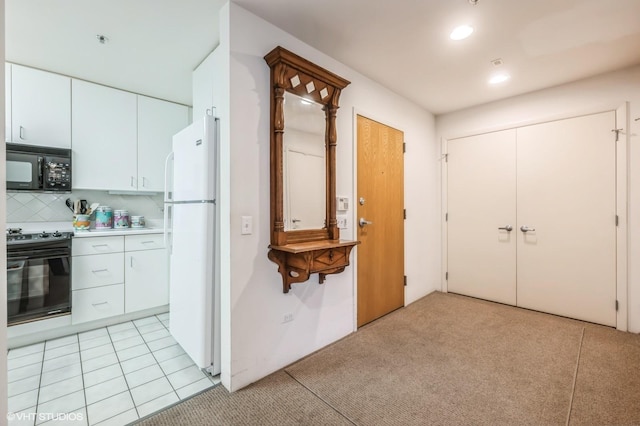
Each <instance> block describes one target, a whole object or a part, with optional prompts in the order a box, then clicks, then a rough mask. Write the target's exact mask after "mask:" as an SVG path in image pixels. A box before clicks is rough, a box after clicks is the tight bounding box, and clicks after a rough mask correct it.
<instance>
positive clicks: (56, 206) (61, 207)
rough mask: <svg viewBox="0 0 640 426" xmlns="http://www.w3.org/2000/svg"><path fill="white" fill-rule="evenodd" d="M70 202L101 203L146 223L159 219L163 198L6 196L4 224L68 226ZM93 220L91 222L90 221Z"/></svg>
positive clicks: (78, 194) (91, 193)
mask: <svg viewBox="0 0 640 426" xmlns="http://www.w3.org/2000/svg"><path fill="white" fill-rule="evenodd" d="M67 198H69V199H71V201H72V202H73V201H74V200H80V199H82V200H87V204H88V205H90V204H92V203H100V205H102V206H109V207H111V208H113V209H114V210H116V209H123V210H128V211H129V214H130V215H141V216H145V217H146V218H147V219H162V217H163V213H162V212H163V210H162V209H163V195H162V194H157V195H115V194H109V193H108V192H106V191H87V190H75V191H73V192H72V193H65V194H62V193H61V194H55V193H54V194H43V193H34V192H7V222H9V223H11V222H64V221H69V222H71V221H72V219H73V213H72V212H71V210H69V208H68V207H67V206H66V204H65V200H66V199H67ZM92 220H93V218H92Z"/></svg>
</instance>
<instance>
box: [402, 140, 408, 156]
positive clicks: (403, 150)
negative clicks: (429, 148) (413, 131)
mask: <svg viewBox="0 0 640 426" xmlns="http://www.w3.org/2000/svg"><path fill="white" fill-rule="evenodd" d="M406 152H407V143H406V142H402V153H403V154H405V153H406Z"/></svg>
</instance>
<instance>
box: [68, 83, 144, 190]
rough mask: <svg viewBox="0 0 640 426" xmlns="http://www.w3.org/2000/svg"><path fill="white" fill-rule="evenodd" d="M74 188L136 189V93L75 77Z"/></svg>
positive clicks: (73, 85)
mask: <svg viewBox="0 0 640 426" xmlns="http://www.w3.org/2000/svg"><path fill="white" fill-rule="evenodd" d="M72 87H73V115H72V118H73V120H72V123H73V125H72V128H73V187H74V188H83V189H101V190H120V191H135V190H136V188H137V175H138V173H137V158H136V157H137V153H136V145H137V144H136V138H137V125H136V120H137V119H136V115H137V107H136V104H137V100H136V95H135V94H133V93H129V92H124V91H122V90H117V89H112V88H109V87H105V86H101V85H98V84H93V83H88V82H86V81H81V80H75V79H74V80H73V82H72Z"/></svg>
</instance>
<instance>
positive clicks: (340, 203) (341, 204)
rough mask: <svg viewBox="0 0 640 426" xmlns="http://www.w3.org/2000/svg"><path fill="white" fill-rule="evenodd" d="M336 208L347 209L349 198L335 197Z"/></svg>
mask: <svg viewBox="0 0 640 426" xmlns="http://www.w3.org/2000/svg"><path fill="white" fill-rule="evenodd" d="M336 210H340V211H344V210H349V198H347V197H336Z"/></svg>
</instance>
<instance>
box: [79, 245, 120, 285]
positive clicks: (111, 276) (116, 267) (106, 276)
mask: <svg viewBox="0 0 640 426" xmlns="http://www.w3.org/2000/svg"><path fill="white" fill-rule="evenodd" d="M71 276H72V279H73V284H74V285H73V289H74V290H81V289H85V288H91V287H99V286H103V285H110V284H122V283H123V282H124V264H123V254H122V252H120V253H109V254H92V255H89V256H76V257H74V258H73V261H72V262H71Z"/></svg>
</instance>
